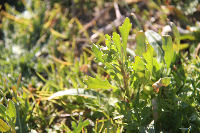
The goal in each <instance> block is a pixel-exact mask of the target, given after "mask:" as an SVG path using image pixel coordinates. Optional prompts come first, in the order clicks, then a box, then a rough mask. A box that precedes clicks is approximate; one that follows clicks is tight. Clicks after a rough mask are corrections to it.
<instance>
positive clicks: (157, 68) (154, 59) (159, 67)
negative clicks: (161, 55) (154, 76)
mask: <svg viewBox="0 0 200 133" xmlns="http://www.w3.org/2000/svg"><path fill="white" fill-rule="evenodd" d="M153 66H154V67H155V69H156V72H157V71H159V70H160V69H161V68H162V63H159V62H158V61H157V60H156V58H153Z"/></svg>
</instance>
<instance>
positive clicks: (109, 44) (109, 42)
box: [105, 34, 111, 49]
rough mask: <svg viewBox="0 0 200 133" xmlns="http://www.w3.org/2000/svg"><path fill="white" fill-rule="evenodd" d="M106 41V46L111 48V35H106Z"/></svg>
mask: <svg viewBox="0 0 200 133" xmlns="http://www.w3.org/2000/svg"><path fill="white" fill-rule="evenodd" d="M105 43H106V46H107V47H108V48H109V49H110V48H111V37H110V36H109V35H108V34H106V35H105Z"/></svg>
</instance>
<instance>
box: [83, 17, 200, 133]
mask: <svg viewBox="0 0 200 133" xmlns="http://www.w3.org/2000/svg"><path fill="white" fill-rule="evenodd" d="M172 26H173V27H172V29H173V30H174V35H175V37H176V39H175V44H174V45H175V46H176V45H179V44H178V43H177V42H178V41H179V40H177V39H179V38H178V35H179V33H177V30H176V27H175V26H174V25H172ZM130 29H131V24H130V21H129V19H128V18H126V19H125V21H124V24H123V25H122V26H121V27H120V28H119V31H120V33H121V38H120V35H119V34H117V33H115V32H114V33H113V35H112V37H110V36H109V35H106V36H105V38H106V42H105V44H106V46H105V47H104V46H99V45H95V44H94V45H93V47H92V50H93V52H94V54H95V57H96V61H97V62H101V63H102V64H103V66H104V70H105V72H106V73H107V74H108V75H109V78H104V79H102V78H101V77H98V76H97V77H96V78H92V77H89V78H88V80H87V81H86V84H87V86H88V88H89V89H107V90H108V89H112V91H110V92H112V93H113V95H112V96H113V97H114V98H117V99H118V100H117V102H116V103H115V106H112V107H113V108H114V109H112V110H109V111H107V112H110V113H108V114H106V116H107V118H108V120H109V121H113V120H114V118H115V117H117V118H118V117H119V118H120V119H118V120H117V121H115V122H117V123H118V122H119V121H122V124H121V127H124V128H123V130H124V131H126V132H143V131H148V132H149V131H150V130H152V129H154V131H169V132H178V131H180V130H181V127H183V126H184V122H185V120H181V118H182V117H183V115H184V112H182V110H180V109H181V108H182V107H183V106H184V105H180V104H177V103H179V102H181V103H182V102H184V101H182V100H183V96H182V95H181V93H179V90H178V89H179V88H176V85H174V84H176V79H174V78H176V77H174V75H173V72H172V66H173V65H172V64H174V63H175V59H176V58H177V59H178V56H177V57H176V53H175V51H174V50H173V42H172V39H171V37H170V36H162V37H161V36H160V35H159V34H157V33H155V32H154V31H151V30H148V31H146V32H145V33H144V32H138V33H137V35H136V43H137V45H136V51H135V53H136V56H134V57H130V56H129V55H128V53H127V52H126V49H127V39H128V34H129V31H130ZM121 40H122V41H121ZM175 46H174V47H175ZM176 47H177V46H176ZM133 55H134V54H133ZM177 55H178V53H177ZM175 65H176V64H175ZM178 69H181V68H178ZM109 81H110V82H109ZM153 88H154V91H153ZM104 100H105V99H104ZM188 104H191V103H188ZM108 106H111V105H109V104H108ZM191 109H194V108H193V107H191ZM107 110H108V109H107ZM193 111H194V110H193ZM178 114H179V115H178ZM176 115H178V116H176ZM166 117H168V118H169V119H167V121H165V120H166ZM170 122H171V123H170ZM169 127H171V129H170V128H169ZM105 129H106V130H109V128H105ZM197 131H198V130H197Z"/></svg>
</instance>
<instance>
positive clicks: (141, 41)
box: [135, 31, 146, 56]
mask: <svg viewBox="0 0 200 133" xmlns="http://www.w3.org/2000/svg"><path fill="white" fill-rule="evenodd" d="M145 38H146V37H145V34H144V32H142V31H139V32H138V33H137V34H136V37H135V40H136V51H135V53H136V54H137V55H139V56H142V54H143V53H145V49H146V42H145Z"/></svg>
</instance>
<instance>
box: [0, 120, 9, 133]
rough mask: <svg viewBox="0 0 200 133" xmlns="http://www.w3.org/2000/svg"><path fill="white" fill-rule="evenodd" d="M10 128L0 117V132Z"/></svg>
mask: <svg viewBox="0 0 200 133" xmlns="http://www.w3.org/2000/svg"><path fill="white" fill-rule="evenodd" d="M9 130H10V127H9V126H8V124H7V123H6V122H4V121H3V120H2V119H0V131H1V132H7V131H9Z"/></svg>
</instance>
